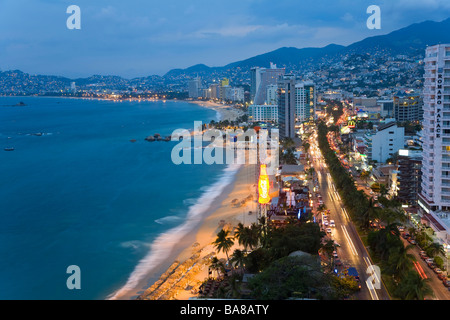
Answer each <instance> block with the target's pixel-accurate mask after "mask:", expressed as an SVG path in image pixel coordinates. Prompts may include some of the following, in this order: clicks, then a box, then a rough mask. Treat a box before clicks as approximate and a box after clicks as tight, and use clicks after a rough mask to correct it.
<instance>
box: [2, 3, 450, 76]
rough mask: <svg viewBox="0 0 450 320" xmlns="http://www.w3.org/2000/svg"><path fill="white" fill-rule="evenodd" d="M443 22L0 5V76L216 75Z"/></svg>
mask: <svg viewBox="0 0 450 320" xmlns="http://www.w3.org/2000/svg"><path fill="white" fill-rule="evenodd" d="M72 4H76V5H78V6H79V7H80V8H81V30H68V29H67V27H66V20H67V18H68V17H69V14H67V13H66V9H67V7H68V6H70V5H72ZM372 4H375V5H378V6H379V7H380V8H381V19H382V20H381V29H380V30H369V29H367V27H366V20H367V18H368V17H369V14H367V13H366V9H367V7H368V6H370V5H372ZM448 17H450V3H449V2H448V1H446V0H426V1H423V0H422V1H418V0H398V1H388V0H381V1H372V0H370V1H368V0H363V1H357V2H356V1H349V0H338V1H332V0H326V1H321V2H320V3H317V2H312V1H298V0H296V1H280V2H273V1H268V0H260V1H256V0H249V1H243V2H242V1H237V0H229V1H202V0H193V1H190V2H185V1H179V0H169V1H164V2H163V1H151V2H149V1H144V0H135V1H132V2H131V4H130V2H127V3H124V2H121V1H117V0H113V1H106V0H100V1H96V2H95V3H92V2H91V1H86V0H80V1H76V3H74V1H53V0H37V1H36V0H33V1H31V0H14V1H12V0H3V1H2V2H1V4H0V29H1V30H2V33H1V34H0V70H3V71H4V70H13V69H20V70H22V71H24V72H28V73H31V74H51V75H58V76H65V77H70V78H76V77H87V76H90V75H93V74H100V75H118V76H122V77H125V78H134V77H142V76H148V75H154V74H157V75H163V74H165V73H166V72H168V71H169V70H171V69H174V68H186V67H189V66H192V65H195V64H199V63H204V64H206V65H208V66H223V65H226V64H228V63H231V62H235V61H239V60H244V59H247V58H249V57H252V56H255V55H258V54H263V53H266V52H269V51H272V50H275V49H278V48H280V47H297V48H304V47H323V46H326V45H328V44H330V43H336V44H339V45H349V44H351V43H353V42H356V41H359V40H362V39H364V38H366V37H370V36H375V35H382V34H387V33H389V32H391V31H394V30H396V29H399V28H402V27H405V26H408V25H410V24H413V23H419V22H423V21H425V20H433V21H442V20H444V19H446V18H448Z"/></svg>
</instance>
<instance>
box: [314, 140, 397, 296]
mask: <svg viewBox="0 0 450 320" xmlns="http://www.w3.org/2000/svg"><path fill="white" fill-rule="evenodd" d="M311 145H312V144H311ZM311 154H312V157H313V161H312V165H313V167H314V169H315V171H316V173H317V178H318V184H319V192H320V194H321V195H322V199H323V201H324V204H325V206H326V207H327V209H329V210H330V214H329V218H328V221H330V220H334V221H335V225H336V226H335V227H334V228H332V233H331V238H332V239H333V240H335V241H336V242H337V243H339V245H340V247H339V248H338V250H337V253H338V256H339V258H340V260H341V261H342V263H343V266H342V267H341V268H340V269H342V268H344V267H345V268H348V267H350V266H352V267H355V268H356V270H357V271H358V273H359V276H360V279H361V291H360V292H359V293H358V294H357V298H358V299H361V300H389V299H390V298H389V295H388V293H387V290H386V289H385V287H384V285H383V284H382V282H381V283H380V279H379V278H378V277H377V276H373V275H374V272H373V271H371V270H368V268H369V266H371V265H372V262H371V260H370V257H369V255H368V253H367V250H366V248H365V247H364V244H363V243H362V241H361V239H360V237H359V235H358V233H357V231H356V229H355V227H354V225H353V224H352V223H351V221H350V219H349V216H348V213H347V212H346V210H345V208H344V207H343V205H342V202H341V200H340V197H339V194H338V192H337V190H336V189H335V186H334V184H333V181H332V178H331V176H330V174H329V172H328V169H327V168H326V164H324V163H323V161H322V160H320V151H318V149H317V147H316V145H314V146H313V147H312V148H311ZM314 158H315V160H314ZM339 271H340V270H339ZM367 271H370V272H369V273H367ZM369 278H378V279H377V281H375V282H376V283H378V284H380V286H379V288H378V286H377V288H374V287H373V286H371V285H370V282H369V285H368V284H367V283H366V280H368V279H369Z"/></svg>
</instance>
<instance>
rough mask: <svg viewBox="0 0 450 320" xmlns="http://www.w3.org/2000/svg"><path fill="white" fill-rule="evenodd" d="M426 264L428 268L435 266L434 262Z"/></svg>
mask: <svg viewBox="0 0 450 320" xmlns="http://www.w3.org/2000/svg"><path fill="white" fill-rule="evenodd" d="M427 265H428V267H429V268H430V269H434V268H436V265H435V264H434V262H432V263H427Z"/></svg>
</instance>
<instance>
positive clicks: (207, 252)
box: [138, 165, 257, 300]
mask: <svg viewBox="0 0 450 320" xmlns="http://www.w3.org/2000/svg"><path fill="white" fill-rule="evenodd" d="M255 169H256V166H255V165H244V166H242V167H241V168H240V169H239V171H238V173H237V174H236V179H235V181H234V183H232V184H231V185H230V186H229V188H227V189H226V190H224V192H223V193H222V195H221V196H220V197H219V198H220V199H217V203H216V209H215V210H214V211H213V212H212V213H211V214H210V215H208V216H207V217H205V219H204V220H203V222H202V223H201V225H200V226H199V227H198V229H197V230H194V232H192V233H191V234H190V235H189V236H187V237H185V238H184V239H183V240H182V241H180V243H179V244H178V245H177V248H176V249H174V250H173V255H171V257H172V260H169V261H167V262H166V263H165V264H163V265H162V266H161V269H160V270H159V271H160V274H161V276H160V277H159V279H157V280H156V281H155V282H153V283H152V284H151V285H150V283H149V285H150V286H149V287H148V288H147V289H146V290H145V291H144V292H141V293H140V295H139V297H138V299H144V300H158V299H160V300H170V299H177V300H187V299H189V298H191V297H194V296H196V290H197V289H198V287H199V285H200V284H201V283H202V282H203V281H204V280H205V279H206V278H207V277H208V265H209V259H210V258H211V257H213V256H217V257H218V258H219V259H220V258H225V254H224V253H220V254H218V255H216V253H215V249H214V247H213V245H211V243H212V242H213V241H214V240H215V238H216V235H217V233H218V232H219V231H220V229H222V228H224V229H229V230H233V229H234V227H236V226H237V224H238V223H239V222H242V223H243V224H245V225H250V224H251V223H253V222H256V220H257V203H256V172H255ZM250 198H252V199H253V200H249V199H250ZM235 199H237V200H239V205H237V206H236V205H233V204H232V201H233V200H235ZM235 248H238V245H237V244H235V246H234V247H233V248H232V249H231V251H230V254H231V253H232V252H233V251H234V249H235Z"/></svg>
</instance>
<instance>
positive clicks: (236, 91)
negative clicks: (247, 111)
mask: <svg viewBox="0 0 450 320" xmlns="http://www.w3.org/2000/svg"><path fill="white" fill-rule="evenodd" d="M225 100H230V101H233V102H243V101H244V88H242V87H230V86H227V87H225Z"/></svg>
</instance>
